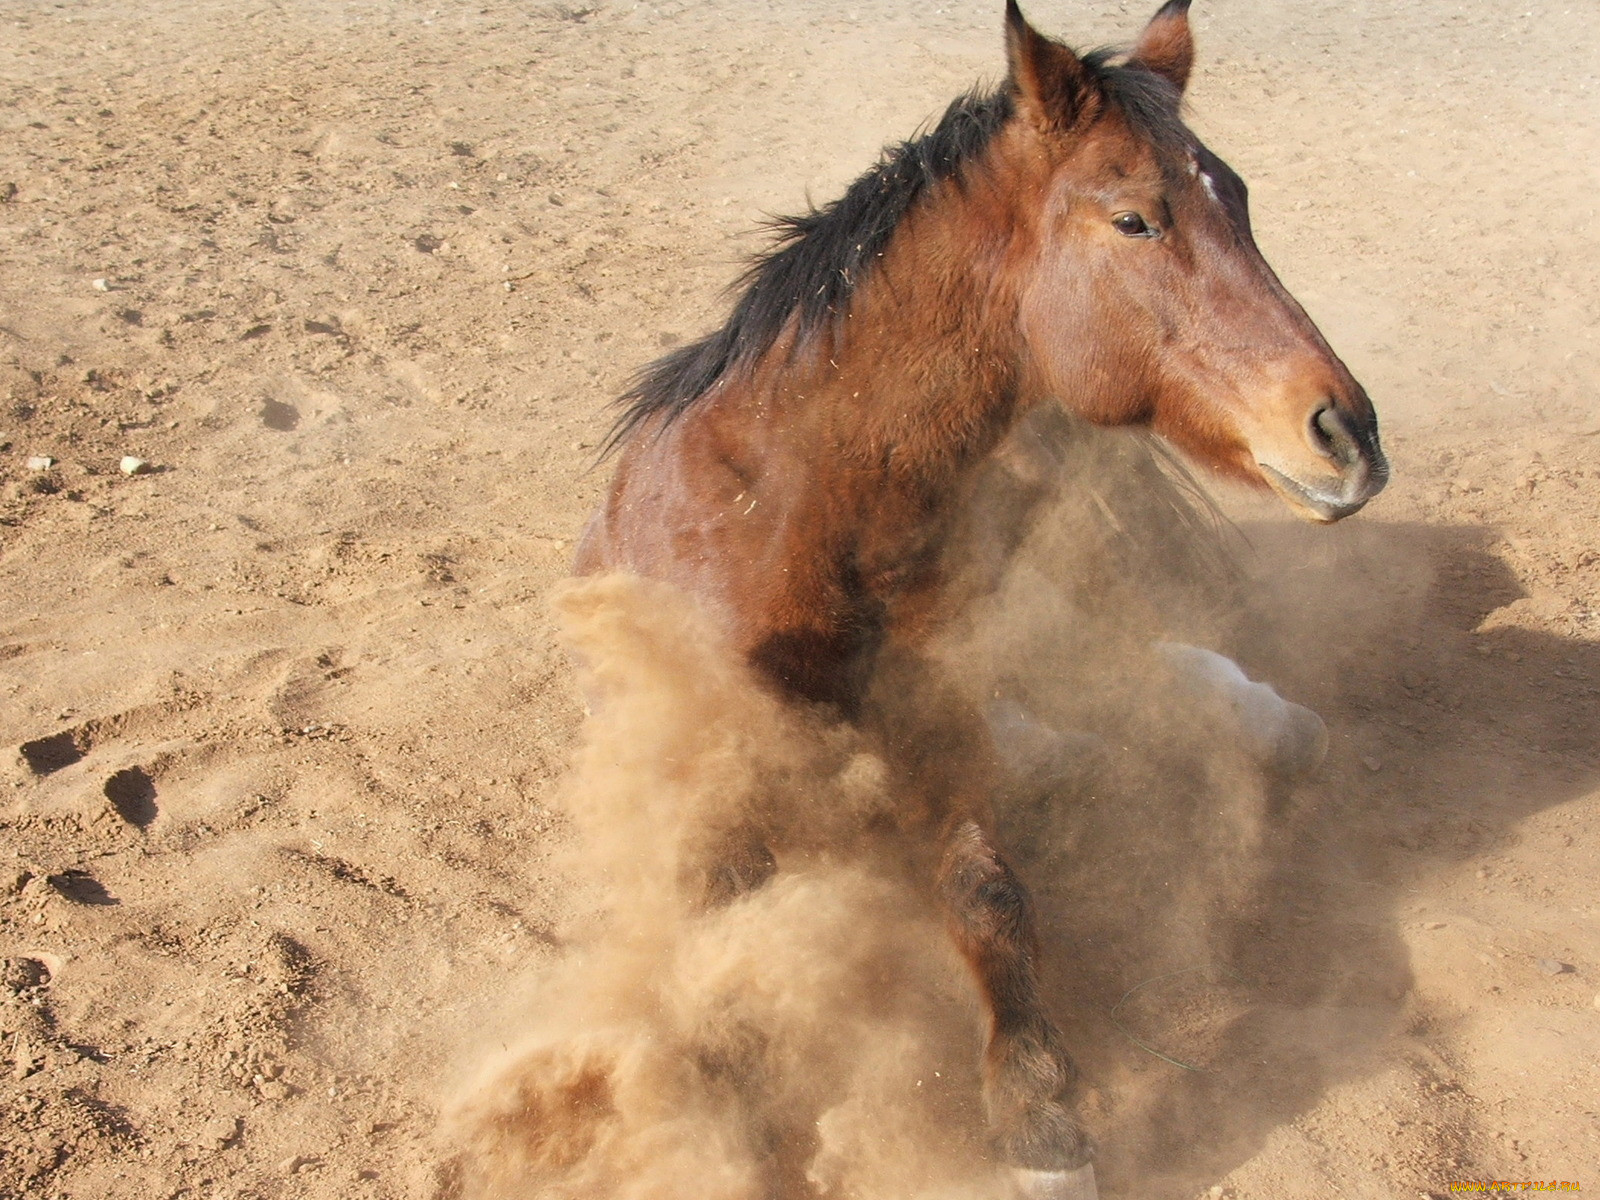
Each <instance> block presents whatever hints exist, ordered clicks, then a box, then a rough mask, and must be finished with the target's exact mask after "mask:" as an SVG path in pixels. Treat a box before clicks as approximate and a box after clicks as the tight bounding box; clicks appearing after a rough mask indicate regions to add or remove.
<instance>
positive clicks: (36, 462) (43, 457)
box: [28, 454, 56, 471]
mask: <svg viewBox="0 0 1600 1200" xmlns="http://www.w3.org/2000/svg"><path fill="white" fill-rule="evenodd" d="M55 465H56V460H55V459H53V458H51V457H50V456H49V455H48V454H35V455H33V456H32V457H31V458H29V459H28V470H30V471H48V470H49V469H50V468H51V467H53V466H55Z"/></svg>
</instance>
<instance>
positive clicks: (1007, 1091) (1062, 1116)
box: [939, 818, 1097, 1200]
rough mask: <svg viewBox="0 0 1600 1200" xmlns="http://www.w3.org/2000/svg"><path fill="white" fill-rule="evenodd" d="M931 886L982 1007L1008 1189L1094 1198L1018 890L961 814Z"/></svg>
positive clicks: (1046, 1197)
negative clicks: (974, 979)
mask: <svg viewBox="0 0 1600 1200" xmlns="http://www.w3.org/2000/svg"><path fill="white" fill-rule="evenodd" d="M939 886H940V891H941V893H942V895H943V898H944V902H945V906H946V909H947V912H948V915H949V919H950V925H951V930H952V932H953V934H954V936H955V939H956V944H957V946H958V947H959V948H960V950H961V953H962V954H963V955H964V956H965V957H966V960H967V962H968V963H969V964H970V965H971V967H972V970H973V973H974V975H976V976H977V981H978V987H979V990H980V992H981V993H982V997H983V1001H984V1006H985V1008H986V1009H987V1010H988V1017H989V1029H988V1038H987V1044H986V1045H985V1047H984V1064H983V1065H984V1072H983V1074H984V1083H983V1098H984V1107H985V1109H986V1111H987V1113H988V1118H989V1124H990V1128H991V1129H992V1131H993V1133H994V1136H995V1139H996V1142H997V1143H998V1147H999V1150H1000V1152H1001V1154H1002V1155H1003V1156H1004V1158H1005V1161H1006V1162H1007V1163H1008V1164H1009V1165H1010V1166H1011V1168H1012V1179H1013V1182H1014V1186H1015V1188H1016V1191H1017V1194H1018V1195H1019V1196H1020V1197H1024V1198H1026V1200H1095V1197H1096V1195H1097V1193H1096V1191H1095V1182H1094V1167H1093V1165H1092V1164H1091V1163H1090V1158H1091V1156H1092V1155H1093V1153H1094V1147H1093V1144H1092V1143H1091V1142H1090V1140H1089V1138H1088V1135H1087V1134H1085V1133H1084V1131H1083V1129H1082V1127H1081V1126H1080V1125H1079V1124H1078V1122H1077V1119H1076V1118H1075V1117H1074V1116H1073V1114H1072V1111H1071V1109H1070V1108H1069V1107H1068V1105H1067V1103H1066V1097H1065V1093H1066V1090H1067V1087H1068V1084H1069V1083H1070V1082H1071V1078H1072V1064H1071V1060H1070V1059H1069V1058H1068V1057H1067V1054H1066V1052H1065V1051H1064V1050H1063V1049H1062V1047H1061V1044H1060V1035H1059V1034H1057V1032H1056V1030H1055V1027H1054V1026H1053V1025H1052V1024H1051V1022H1050V1018H1049V1017H1048V1016H1046V1015H1045V1011H1044V1004H1043V1002H1042V1000H1041V999H1040V996H1039V979H1038V970H1037V966H1036V964H1037V961H1038V938H1037V934H1036V932H1035V928H1034V917H1033V904H1032V901H1031V900H1030V899H1029V897H1028V892H1027V889H1026V888H1025V887H1023V885H1022V881H1021V880H1020V879H1018V878H1017V876H1016V875H1015V874H1014V873H1013V872H1012V870H1011V868H1010V867H1009V866H1007V865H1006V862H1005V860H1004V859H1002V858H1001V857H1000V855H999V853H998V852H997V851H996V850H995V848H994V845H993V843H992V842H991V841H990V839H989V836H988V835H987V834H986V833H985V832H984V831H983V829H982V827H981V826H979V824H978V823H977V822H976V821H975V820H972V819H970V818H960V819H958V820H957V821H956V822H955V823H954V825H953V828H952V829H951V830H950V832H949V834H948V836H947V837H946V839H945V845H944V854H943V858H942V861H941V863H940V869H939Z"/></svg>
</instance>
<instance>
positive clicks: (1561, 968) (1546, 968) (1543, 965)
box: [1538, 958, 1572, 975]
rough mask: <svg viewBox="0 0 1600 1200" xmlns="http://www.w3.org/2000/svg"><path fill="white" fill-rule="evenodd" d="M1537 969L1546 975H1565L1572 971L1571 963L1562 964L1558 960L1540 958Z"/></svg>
mask: <svg viewBox="0 0 1600 1200" xmlns="http://www.w3.org/2000/svg"><path fill="white" fill-rule="evenodd" d="M1538 967H1539V970H1541V971H1543V972H1544V973H1545V974H1546V975H1565V974H1566V973H1567V972H1568V971H1570V970H1572V964H1571V963H1564V962H1562V961H1561V960H1560V959H1559V958H1541V959H1540V960H1539V962H1538Z"/></svg>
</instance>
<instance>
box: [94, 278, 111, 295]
mask: <svg viewBox="0 0 1600 1200" xmlns="http://www.w3.org/2000/svg"><path fill="white" fill-rule="evenodd" d="M94 290H95V291H97V292H109V291H110V290H111V281H110V280H109V279H96V280H95V281H94Z"/></svg>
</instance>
